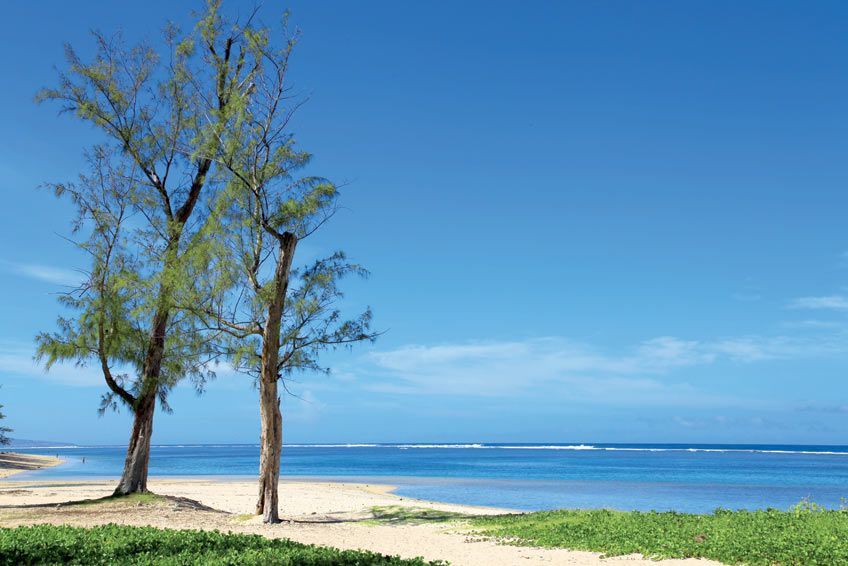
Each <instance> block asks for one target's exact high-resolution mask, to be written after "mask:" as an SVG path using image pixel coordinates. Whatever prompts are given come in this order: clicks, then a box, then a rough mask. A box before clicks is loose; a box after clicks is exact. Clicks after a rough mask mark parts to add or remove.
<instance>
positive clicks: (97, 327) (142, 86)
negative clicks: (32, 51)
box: [37, 1, 254, 495]
mask: <svg viewBox="0 0 848 566" xmlns="http://www.w3.org/2000/svg"><path fill="white" fill-rule="evenodd" d="M218 8H219V2H217V1H210V3H209V6H208V10H207V12H206V14H205V15H204V16H203V17H202V18H201V19H200V20H199V22H198V24H197V26H196V27H195V29H194V30H193V31H192V32H190V33H188V34H182V33H181V32H180V31H179V30H177V29H176V28H175V27H174V26H168V28H167V29H166V32H165V43H166V45H167V46H168V53H167V54H166V56H165V57H162V58H160V57H159V56H158V55H157V54H156V53H155V52H154V51H153V49H151V48H150V47H148V46H145V45H139V46H135V47H132V48H127V47H126V46H125V45H124V43H123V41H122V40H121V38H120V36H115V37H107V36H105V35H103V34H101V33H94V38H95V42H96V46H97V49H96V54H95V56H94V58H93V59H92V60H91V61H90V62H83V61H82V60H81V59H80V57H79V56H78V55H77V53H76V52H75V51H74V49H73V48H72V47H71V46H66V58H67V62H68V71H67V72H66V73H63V74H61V75H60V77H59V84H58V86H56V87H55V88H49V89H44V90H42V91H41V92H40V93H39V94H38V96H37V99H38V100H39V101H53V102H58V103H59V104H60V105H61V110H62V111H63V112H72V113H74V114H75V115H76V116H77V117H78V118H80V119H82V120H84V121H87V122H89V123H91V124H92V125H94V126H95V127H97V128H98V129H100V130H101V131H102V132H103V133H105V134H106V137H107V139H108V140H109V141H110V142H111V144H112V147H111V148H109V147H106V148H102V147H101V148H98V149H96V150H95V151H94V152H93V156H92V157H91V161H92V163H91V165H92V172H91V174H90V175H88V176H84V177H83V178H81V180H80V183H79V186H75V185H71V184H60V185H54V189H55V190H56V192H57V193H58V194H59V195H70V196H71V198H72V200H73V202H74V204H75V206H76V208H77V213H78V216H77V220H76V221H75V223H74V229H75V230H76V231H83V232H87V233H88V234H89V236H88V237H87V238H85V239H83V241H82V242H81V243H80V247H81V248H82V249H84V250H85V251H86V252H88V253H89V254H90V255H91V257H92V269H91V271H90V273H89V279H88V281H86V282H85V283H84V284H83V285H82V286H81V287H80V289H78V290H77V291H76V292H75V293H69V294H66V295H65V296H64V297H63V299H62V300H63V303H64V304H65V305H66V306H68V307H71V308H72V309H74V310H75V312H76V313H77V314H76V317H75V318H70V319H60V320H59V330H58V331H56V332H53V333H43V334H41V335H39V336H38V338H37V341H38V348H39V355H40V356H41V357H42V358H43V359H45V360H46V363H47V365H48V366H50V365H52V364H53V363H55V362H57V361H60V360H73V361H75V362H76V363H87V362H90V361H96V363H98V364H99V367H100V368H101V371H102V373H103V378H104V380H105V382H106V385H107V386H108V393H107V395H106V396H105V397H104V401H103V405H102V406H101V409H104V408H105V407H108V406H112V407H115V406H117V404H122V405H124V406H126V407H128V408H129V409H130V410H131V411H132V413H133V426H132V431H131V434H130V439H129V443H128V446H127V454H126V460H125V465H124V470H123V474H122V476H121V480H120V482H119V484H118V486H117V487H116V489H115V494H116V495H124V494H129V493H134V492H144V491H146V490H147V472H148V463H149V459H150V441H151V435H152V432H153V415H154V411H155V407H156V402H157V400H159V401H160V403H162V404H164V403H165V401H166V398H167V394H168V392H169V390H170V388H171V387H173V385H174V384H175V383H177V382H178V381H179V380H180V379H182V378H184V377H186V376H194V377H201V378H202V376H204V375H208V372H207V371H206V370H205V366H204V364H203V363H201V362H200V361H199V360H200V358H202V357H203V353H204V352H203V346H202V341H200V340H198V339H197V333H196V332H195V328H194V321H193V319H192V317H190V316H186V315H185V314H181V313H179V312H177V310H176V304H177V303H178V302H179V300H180V296H181V293H183V292H184V290H185V288H186V287H187V286H188V281H187V269H186V266H187V265H188V264H189V263H190V262H191V257H192V255H193V254H194V253H195V252H196V250H197V249H199V248H202V246H203V245H204V243H203V240H202V238H198V235H199V234H200V233H201V232H202V226H203V224H204V221H205V219H204V218H202V217H201V218H198V213H197V210H201V211H202V210H203V207H202V206H200V207H199V206H198V203H200V202H201V200H202V198H203V196H204V191H211V192H212V193H213V194H214V191H215V189H216V187H215V186H214V183H212V182H211V179H212V173H213V171H212V168H213V159H212V158H211V157H210V156H212V155H214V154H216V153H217V152H218V149H217V146H218V144H219V140H220V139H221V135H222V132H224V131H225V130H226V128H227V127H228V126H229V125H230V122H231V120H232V117H233V116H235V115H236V113H237V108H235V107H234V106H235V104H234V103H240V102H241V101H242V100H243V99H244V97H243V95H244V94H245V93H246V91H248V90H249V89H250V85H251V76H252V74H253V72H254V69H252V68H251V67H250V66H249V65H246V60H247V59H246V56H247V52H248V51H249V49H250V43H251V39H250V38H251V37H252V33H251V28H250V26H251V23H250V21H248V22H247V24H246V25H243V26H237V25H231V24H228V23H226V22H225V21H223V20H222V18H221V17H220V16H219V13H218ZM113 159H117V160H119V161H120V165H113V164H112V163H110V161H111V160H113ZM207 198H209V199H210V200H211V199H212V198H213V197H212V196H208V197H207ZM129 215H132V216H133V228H132V230H125V229H122V226H126V219H127V217H128V216H129ZM116 367H117V368H129V370H130V371H129V372H128V373H123V374H116V373H115V371H114V369H115V368H116ZM163 406H165V407H167V405H163Z"/></svg>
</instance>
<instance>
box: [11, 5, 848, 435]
mask: <svg viewBox="0 0 848 566" xmlns="http://www.w3.org/2000/svg"><path fill="white" fill-rule="evenodd" d="M250 6H252V2H251V3H243V4H239V3H237V2H233V1H230V2H228V3H227V10H229V11H232V12H237V11H239V10H241V11H242V12H246V11H247V9H248V8H249V7H250ZM286 6H288V7H290V8H291V9H292V12H293V20H294V21H295V22H296V23H297V24H298V25H299V26H300V27H301V28H302V30H303V40H302V42H301V44H300V46H299V49H298V51H297V53H296V56H295V62H294V67H293V77H294V79H295V81H296V84H297V86H298V88H299V89H300V91H301V92H302V93H304V94H309V95H310V97H311V100H310V102H309V103H308V104H307V105H306V106H305V107H304V108H303V110H302V111H301V113H300V114H299V116H298V118H297V120H296V123H295V124H294V128H295V130H296V133H297V135H298V139H299V140H300V142H301V144H302V145H303V147H304V148H306V149H308V150H310V151H312V152H314V154H315V168H316V171H320V172H321V174H323V175H326V176H328V177H330V178H332V179H334V180H336V181H338V182H346V183H348V184H347V186H346V188H345V191H344V197H343V204H344V206H345V209H344V211H343V212H342V213H340V214H339V215H337V217H336V218H335V219H334V221H333V223H332V225H331V226H328V227H327V229H326V230H324V232H323V233H322V234H320V236H317V237H315V238H313V239H312V240H311V241H308V242H307V243H306V244H305V245H304V247H303V252H304V254H305V256H307V257H308V256H310V255H313V256H314V255H317V254H319V253H322V252H324V251H328V250H331V249H335V248H337V247H341V248H343V249H345V250H346V251H347V252H348V253H349V254H350V255H351V257H353V258H354V259H355V260H357V261H359V262H361V263H363V264H365V265H366V266H368V267H369V268H370V270H371V271H372V277H371V278H370V279H369V280H368V281H366V282H362V283H360V282H351V284H350V285H349V286H348V287H347V288H348V291H349V293H348V299H347V300H348V304H349V305H350V307H351V308H353V309H355V308H357V307H359V306H361V305H365V304H369V305H371V306H372V307H373V309H374V311H375V316H376V322H377V325H378V327H379V328H381V329H386V330H387V332H386V334H385V335H384V336H383V337H382V338H381V339H380V340H379V341H378V342H377V343H376V344H375V345H373V346H368V347H361V348H357V349H355V350H354V351H352V352H340V353H337V354H333V355H332V356H329V357H328V358H327V361H328V363H330V364H331V365H332V366H333V367H334V369H335V371H334V373H333V375H331V376H329V377H325V376H318V375H306V376H303V377H302V378H301V379H300V381H299V383H296V384H293V389H294V390H295V391H296V392H297V393H298V394H299V395H300V397H301V399H294V398H290V399H286V401H285V411H286V416H285V422H286V428H285V437H286V439H287V440H288V441H291V442H357V441H360V442H365V441H376V442H392V441H405V442H409V441H489V442H497V441H500V442H511V441H524V442H527V441H543V442H557V441H562V442H604V441H607V442H640V441H641V442H772V443H784V442H785V443H844V442H845V436H844V431H845V430H848V388H846V385H845V369H846V367H848V365H846V364H848V286H846V284H848V231H846V222H845V214H846V210H848V191H846V190H845V186H846V182H848V168H846V163H848V161H846V159H845V156H846V155H848V136H846V133H848V105H846V102H845V101H846V100H848V67H846V66H845V61H846V56H848V38H846V36H845V33H844V30H845V27H846V24H848V5H845V4H844V3H841V2H816V3H807V2H772V1H769V2H746V3H744V4H740V3H736V2H713V1H710V2H686V3H680V2H671V1H669V2H650V1H646V2H639V3H635V2H623V1H621V2H591V3H590V2H556V3H554V2H537V3H532V4H531V5H529V6H526V5H519V4H517V3H506V2H463V3H449V2H436V3H410V2H365V3H350V2H312V3H310V2H291V3H288V4H283V3H279V2H276V1H267V2H265V3H264V14H265V17H266V19H269V20H270V19H273V17H274V16H275V15H276V13H277V12H281V11H282V10H283V9H284V8H285V7H286ZM198 7H199V4H198V3H196V2H184V3H177V2H165V1H163V0H148V1H145V2H143V3H142V2H136V3H106V2H85V1H78V2H73V3H68V2H60V1H58V0H57V1H42V2H39V3H37V5H36V4H35V3H23V2H21V3H10V4H9V5H7V6H5V7H4V12H5V13H4V18H3V19H2V21H0V32H2V36H3V37H4V42H5V44H6V45H7V49H4V50H2V51H0V65H2V68H3V70H4V76H5V77H6V79H5V80H4V84H3V88H2V89H0V113H2V114H0V128H2V129H3V135H2V136H0V190H2V194H3V195H4V197H5V198H4V202H3V206H2V207H0V230H2V238H0V273H2V277H0V293H2V296H3V297H4V298H3V316H2V319H0V383H2V389H0V401H2V403H3V404H5V412H6V413H7V415H8V419H7V421H8V424H9V425H11V426H13V427H14V428H15V429H16V435H17V436H18V437H22V438H33V439H50V440H59V441H71V442H87V443H121V442H124V441H125V440H126V437H127V436H128V426H129V420H128V416H127V415H126V414H117V415H115V414H111V415H107V416H105V417H103V418H98V417H97V414H96V408H97V404H98V398H99V395H100V393H101V391H102V389H103V386H102V383H101V378H100V376H99V375H98V373H97V372H96V371H95V370H94V369H87V368H73V367H65V368H57V369H55V370H52V371H51V372H50V373H48V374H45V373H44V372H43V371H42V370H40V369H39V368H37V367H36V366H35V365H34V364H33V362H32V360H31V357H32V349H33V346H32V339H33V337H34V335H35V334H36V333H37V332H38V331H40V330H47V329H51V328H53V327H54V321H55V318H56V316H57V315H58V314H59V307H58V305H57V303H56V297H55V292H56V291H58V290H61V289H62V284H63V283H66V282H67V281H68V280H73V279H74V278H75V277H76V274H75V272H74V269H75V268H76V267H80V266H83V267H84V265H85V264H84V259H83V258H82V257H80V256H79V255H78V254H77V253H76V252H75V251H74V249H73V248H72V246H70V245H69V244H68V243H67V242H65V241H64V240H63V239H62V237H61V236H62V235H67V233H68V221H69V219H70V210H69V208H68V206H67V204H66V203H62V202H58V201H56V200H55V199H54V198H53V197H52V196H51V195H49V194H48V193H47V192H46V191H39V190H37V187H38V186H39V185H40V184H41V183H43V182H46V181H59V180H68V179H73V178H75V177H76V175H77V174H78V172H79V171H80V170H81V168H82V165H83V160H82V150H83V148H84V147H85V146H87V145H90V144H91V143H94V142H97V141H100V140H101V139H102V138H100V136H99V134H97V132H95V131H93V130H92V129H91V128H89V127H87V126H85V125H84V124H81V123H79V122H77V121H76V120H74V119H73V118H71V117H68V116H57V114H56V111H55V109H54V108H50V107H46V106H41V107H39V106H36V105H35V104H34V103H33V102H32V98H33V94H34V93H35V91H36V90H37V89H38V88H39V87H41V86H45V85H49V84H52V82H53V80H54V78H55V71H54V68H55V67H56V66H61V64H62V43H63V42H64V41H70V42H71V43H73V44H74V45H75V46H77V47H79V48H80V50H81V51H83V52H85V51H87V50H88V48H89V47H90V46H91V41H90V38H89V37H88V36H87V31H88V30H89V29H92V28H99V29H102V30H107V31H111V30H116V29H119V28H120V29H122V30H123V31H124V34H125V35H126V36H127V37H128V38H129V39H131V40H136V39H142V38H146V39H149V40H150V41H153V42H157V41H158V38H159V35H158V30H160V29H161V28H162V25H163V23H164V21H165V19H173V20H175V21H177V22H182V23H184V24H187V22H188V21H189V19H188V15H189V14H190V12H191V11H192V10H193V9H195V8H198ZM172 405H173V408H174V414H172V415H163V414H161V413H160V414H159V416H158V417H157V421H156V424H155V429H156V440H157V441H158V442H162V443H165V442H254V441H256V440H257V439H258V434H259V432H258V418H257V399H256V392H255V390H253V388H252V386H251V383H250V381H249V379H247V378H245V377H243V376H239V375H233V374H230V373H228V372H226V371H222V372H220V375H219V378H218V379H217V380H216V381H215V382H213V383H211V384H210V385H209V387H208V390H207V391H206V393H205V394H204V395H203V396H202V397H197V395H196V394H195V393H194V392H193V391H192V390H191V388H190V387H187V386H186V387H182V388H179V389H178V390H177V391H176V392H175V394H174V395H173V397H172Z"/></svg>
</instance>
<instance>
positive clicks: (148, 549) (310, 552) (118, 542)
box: [0, 525, 439, 566]
mask: <svg viewBox="0 0 848 566" xmlns="http://www.w3.org/2000/svg"><path fill="white" fill-rule="evenodd" d="M7 564H8V565H10V566H11V565H18V564H91V565H111V564H156V565H165V564H173V565H176V564H216V565H225V564H226V565H233V564H240V565H241V564H244V565H265V564H280V565H292V566H293V565H304V566H307V565H308V566H347V565H350V566H353V565H358V566H364V565H380V566H424V565H426V564H432V565H434V566H435V565H436V564H439V563H437V562H425V561H424V560H422V559H413V560H405V559H401V558H398V557H392V556H386V555H382V554H376V553H373V552H365V551H353V550H344V551H343V550H337V549H334V548H327V547H320V546H314V545H305V544H300V543H296V542H293V541H291V540H287V539H267V538H264V537H261V536H259V535H242V534H231V533H227V534H224V533H220V532H218V531H177V530H170V529H155V528H152V527H127V526H119V525H104V526H99V527H93V528H80V527H69V526H53V525H36V526H33V527H17V528H14V529H0V565H7Z"/></svg>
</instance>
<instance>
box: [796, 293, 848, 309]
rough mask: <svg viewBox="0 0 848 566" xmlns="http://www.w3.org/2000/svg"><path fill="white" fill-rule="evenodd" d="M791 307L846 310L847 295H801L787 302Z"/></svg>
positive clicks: (847, 304)
mask: <svg viewBox="0 0 848 566" xmlns="http://www.w3.org/2000/svg"><path fill="white" fill-rule="evenodd" d="M789 307H790V308H793V309H826V310H839V311H843V310H848V297H844V296H842V295H827V296H822V297H801V298H799V299H795V300H794V301H792V302H791V303H790V304H789Z"/></svg>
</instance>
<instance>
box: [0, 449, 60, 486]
mask: <svg viewBox="0 0 848 566" xmlns="http://www.w3.org/2000/svg"><path fill="white" fill-rule="evenodd" d="M61 463H62V460H60V459H59V458H53V457H51V456H36V455H34V454H18V453H16V452H0V479H2V478H8V477H9V476H11V475H14V474H19V473H21V472H29V471H32V470H40V469H41V468H48V467H50V466H56V465H58V464H61Z"/></svg>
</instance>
